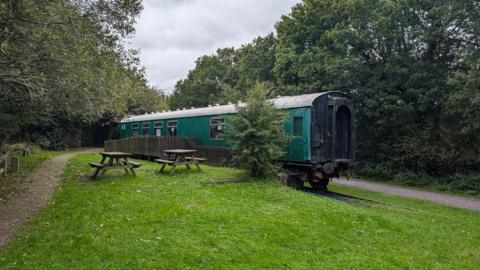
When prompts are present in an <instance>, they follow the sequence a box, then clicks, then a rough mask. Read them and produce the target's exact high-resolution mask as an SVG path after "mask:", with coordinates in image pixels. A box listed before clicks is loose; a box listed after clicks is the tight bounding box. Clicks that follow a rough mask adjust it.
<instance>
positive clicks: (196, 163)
mask: <svg viewBox="0 0 480 270" xmlns="http://www.w3.org/2000/svg"><path fill="white" fill-rule="evenodd" d="M195 167H197V170H198V171H200V172H201V171H202V169H200V164H198V161H195Z"/></svg>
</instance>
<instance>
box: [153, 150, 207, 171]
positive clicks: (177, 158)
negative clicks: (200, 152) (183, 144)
mask: <svg viewBox="0 0 480 270" xmlns="http://www.w3.org/2000/svg"><path fill="white" fill-rule="evenodd" d="M162 152H163V153H164V154H165V157H166V159H155V161H156V162H157V163H160V164H162V167H161V168H160V172H163V170H164V169H165V167H166V166H167V165H168V166H172V167H173V168H172V170H171V171H170V173H173V172H174V171H175V169H176V167H177V166H178V165H185V166H186V167H187V168H188V169H189V170H190V165H195V167H197V170H199V171H201V170H202V169H200V163H201V162H203V161H205V160H206V159H204V158H196V157H194V156H193V154H195V153H196V152H197V150H195V149H169V150H163V151H162Z"/></svg>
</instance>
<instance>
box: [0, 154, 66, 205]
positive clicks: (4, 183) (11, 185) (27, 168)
mask: <svg viewBox="0 0 480 270" xmlns="http://www.w3.org/2000/svg"><path fill="white" fill-rule="evenodd" d="M61 153H63V152H60V151H40V150H38V151H35V152H33V153H32V154H31V155H29V156H26V157H19V159H20V170H19V171H18V172H12V173H8V174H7V176H6V177H1V178H0V201H1V200H4V199H5V198H6V197H7V196H8V195H9V194H10V193H12V192H15V190H16V187H17V186H16V184H18V183H21V181H23V180H24V179H25V178H26V177H27V175H28V174H29V173H30V172H31V171H33V170H34V169H36V168H38V167H39V166H40V165H41V164H42V163H43V162H44V161H46V160H48V159H50V158H52V157H54V156H57V155H59V154H61Z"/></svg>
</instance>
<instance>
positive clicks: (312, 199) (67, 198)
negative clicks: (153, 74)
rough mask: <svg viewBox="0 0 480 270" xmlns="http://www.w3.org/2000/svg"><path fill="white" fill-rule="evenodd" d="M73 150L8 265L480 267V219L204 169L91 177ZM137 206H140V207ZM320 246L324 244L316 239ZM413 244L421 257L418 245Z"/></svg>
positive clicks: (10, 249)
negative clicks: (359, 200) (332, 196)
mask: <svg viewBox="0 0 480 270" xmlns="http://www.w3.org/2000/svg"><path fill="white" fill-rule="evenodd" d="M97 159H99V155H98V154H86V155H79V156H76V157H74V158H73V159H72V160H71V161H70V162H69V165H68V167H67V168H66V169H65V173H64V176H63V177H64V179H63V180H62V181H61V186H60V188H59V189H58V191H57V192H56V194H55V196H54V197H53V199H52V201H51V203H49V205H48V206H47V207H46V208H45V209H42V211H41V212H40V213H39V214H38V215H36V216H35V217H34V218H33V219H32V220H30V221H29V222H28V224H26V226H25V228H23V229H22V230H20V231H19V232H18V233H17V235H16V237H15V239H13V241H12V242H11V243H10V244H9V245H7V246H6V247H3V248H1V249H0V262H1V268H2V269H72V268H83V269H125V268H128V269H159V268H164V269H198V268H201V269H477V268H478V262H479V260H480V250H479V249H478V243H479V242H480V235H479V234H478V231H479V230H480V214H479V213H476V212H473V211H467V210H462V209H456V208H451V207H447V206H445V205H439V204H433V203H429V202H424V201H419V200H411V199H406V198H400V197H397V196H385V195H382V194H380V193H377V192H368V191H362V190H356V189H349V188H347V187H341V186H332V187H331V189H332V190H334V191H337V192H342V193H346V194H352V195H355V196H359V197H361V198H365V199H370V200H375V201H379V202H381V203H368V202H366V203H367V205H362V204H360V205H357V204H355V203H352V204H347V203H344V202H339V201H337V200H332V199H329V198H324V197H320V196H312V195H311V194H309V193H305V192H299V191H296V190H293V189H291V188H288V187H285V186H282V185H279V184H278V183H276V182H273V181H266V182H260V181H251V182H246V183H230V184H223V185H218V184H215V183H214V181H216V180H220V179H236V178H238V177H243V173H242V172H240V171H238V170H232V169H227V168H216V167H209V166H202V169H203V172H202V173H192V172H191V171H189V170H188V169H186V168H179V169H178V171H177V172H176V173H175V174H173V175H162V174H158V164H156V163H154V162H148V161H143V160H142V161H140V162H141V163H143V166H142V167H141V168H140V169H139V170H137V174H138V175H137V177H132V176H125V174H124V172H123V171H119V170H114V171H111V172H110V171H109V172H107V173H106V174H105V175H104V177H103V178H102V179H101V180H99V181H87V180H86V178H85V177H86V175H87V174H89V173H91V172H90V170H89V168H88V166H86V164H87V163H88V162H92V161H95V160H97ZM132 206H134V207H132ZM319 243H321V244H319ZM413 251H414V252H413Z"/></svg>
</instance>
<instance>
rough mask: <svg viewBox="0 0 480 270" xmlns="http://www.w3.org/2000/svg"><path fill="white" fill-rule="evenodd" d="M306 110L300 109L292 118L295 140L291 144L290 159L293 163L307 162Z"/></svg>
mask: <svg viewBox="0 0 480 270" xmlns="http://www.w3.org/2000/svg"><path fill="white" fill-rule="evenodd" d="M304 112H305V110H304V109H300V110H299V111H298V112H295V113H294V114H293V117H292V120H293V121H292V123H291V130H292V135H293V138H292V140H291V142H290V147H289V149H288V150H289V155H288V156H289V157H288V159H289V160H291V161H300V162H303V161H305V147H306V141H305V119H304V116H305V113H304Z"/></svg>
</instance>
